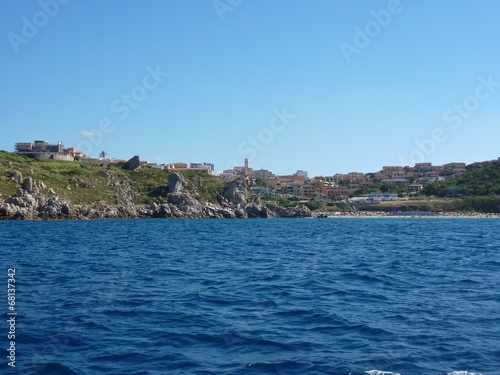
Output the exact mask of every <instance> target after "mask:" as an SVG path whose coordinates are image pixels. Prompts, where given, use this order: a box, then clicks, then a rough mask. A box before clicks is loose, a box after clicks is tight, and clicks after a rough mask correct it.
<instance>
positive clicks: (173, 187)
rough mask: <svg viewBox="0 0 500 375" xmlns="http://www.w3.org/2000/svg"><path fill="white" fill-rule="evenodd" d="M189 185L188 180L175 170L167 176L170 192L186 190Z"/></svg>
mask: <svg viewBox="0 0 500 375" xmlns="http://www.w3.org/2000/svg"><path fill="white" fill-rule="evenodd" d="M186 185H187V183H186V180H185V179H184V177H182V175H181V174H179V173H177V172H174V173H170V174H169V175H168V176H167V191H168V192H169V193H178V192H180V191H182V190H184V187H185V186H186Z"/></svg>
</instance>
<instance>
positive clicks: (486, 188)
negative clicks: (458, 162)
mask: <svg viewBox="0 0 500 375" xmlns="http://www.w3.org/2000/svg"><path fill="white" fill-rule="evenodd" d="M450 189H459V191H456V193H459V194H461V195H463V196H468V197H471V196H474V197H479V196H482V197H484V196H495V195H500V163H495V164H491V165H478V166H468V167H467V171H466V172H465V173H464V174H462V175H459V176H456V177H455V178H452V179H449V180H447V181H444V182H440V183H436V184H430V185H427V186H426V187H425V188H424V190H423V193H424V194H426V195H436V196H438V197H445V196H447V195H449V194H450Z"/></svg>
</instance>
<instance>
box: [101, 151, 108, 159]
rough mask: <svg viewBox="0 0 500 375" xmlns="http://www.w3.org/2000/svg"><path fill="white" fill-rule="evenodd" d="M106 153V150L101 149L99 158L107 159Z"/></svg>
mask: <svg viewBox="0 0 500 375" xmlns="http://www.w3.org/2000/svg"><path fill="white" fill-rule="evenodd" d="M106 155H107V153H106V151H101V153H100V154H99V158H101V159H106Z"/></svg>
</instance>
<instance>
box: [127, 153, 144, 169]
mask: <svg viewBox="0 0 500 375" xmlns="http://www.w3.org/2000/svg"><path fill="white" fill-rule="evenodd" d="M140 166H141V159H140V158H139V156H137V155H136V156H134V157H133V158H132V159H130V160H128V161H126V162H125V163H124V164H123V169H125V170H127V171H135V170H136V169H138V168H139V167H140Z"/></svg>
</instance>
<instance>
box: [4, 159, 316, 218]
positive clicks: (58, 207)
mask: <svg viewBox="0 0 500 375" xmlns="http://www.w3.org/2000/svg"><path fill="white" fill-rule="evenodd" d="M133 159H134V158H133ZM131 160H132V159H131ZM131 164H132V165H131V167H132V168H134V167H135V166H138V165H140V161H138V160H136V161H133V162H132V163H131ZM10 177H11V181H12V182H13V183H17V184H18V185H19V186H20V188H19V189H18V190H17V191H16V192H15V193H14V194H12V195H11V196H10V197H8V198H7V199H6V200H5V202H3V203H2V201H1V199H0V219H21V220H34V219H52V220H54V219H104V218H247V217H248V218H268V217H309V216H311V212H310V211H309V209H308V208H307V207H306V206H304V205H300V206H297V207H295V208H287V209H285V208H282V207H280V206H276V205H268V206H267V207H266V206H265V205H263V204H262V202H261V199H260V197H259V196H257V195H252V196H250V197H249V195H248V189H247V188H248V186H247V182H246V180H245V179H244V178H243V177H239V178H237V179H235V180H233V181H231V182H230V183H228V184H227V185H226V187H225V189H224V190H223V192H222V194H221V195H219V197H218V199H217V201H218V203H210V202H200V198H199V196H200V195H199V194H198V191H197V189H196V187H195V186H190V185H189V183H188V182H187V181H186V179H185V178H184V177H183V176H182V175H181V174H179V173H171V174H169V175H168V176H167V185H166V186H161V187H158V188H157V189H156V190H155V191H153V192H152V193H151V194H152V196H155V197H162V198H163V199H162V201H163V203H161V204H152V205H146V206H144V205H137V204H136V203H135V202H136V199H137V198H136V193H135V191H134V190H133V188H132V186H131V185H129V184H128V183H127V182H125V181H112V180H111V176H108V177H109V181H108V185H107V186H109V187H112V188H113V189H114V192H115V196H114V198H115V201H116V202H117V203H116V204H109V203H105V202H95V203H91V204H84V205H71V204H69V203H67V202H64V201H62V200H61V199H60V198H59V197H58V196H57V194H56V191H55V190H54V189H52V188H50V189H47V188H46V186H45V184H44V183H43V182H42V181H37V180H34V179H33V178H31V177H27V178H25V179H24V180H23V179H22V175H21V173H19V172H17V173H16V171H14V172H11V173H10ZM199 182H200V184H201V183H202V180H201V179H200V181H199ZM71 184H72V185H73V186H74V187H79V186H85V187H87V188H93V186H91V185H88V184H87V183H85V181H83V180H82V181H80V180H78V179H77V178H74V179H72V180H71ZM84 184H87V185H88V186H87V185H84ZM44 194H47V195H48V198H47V197H46V195H44Z"/></svg>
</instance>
